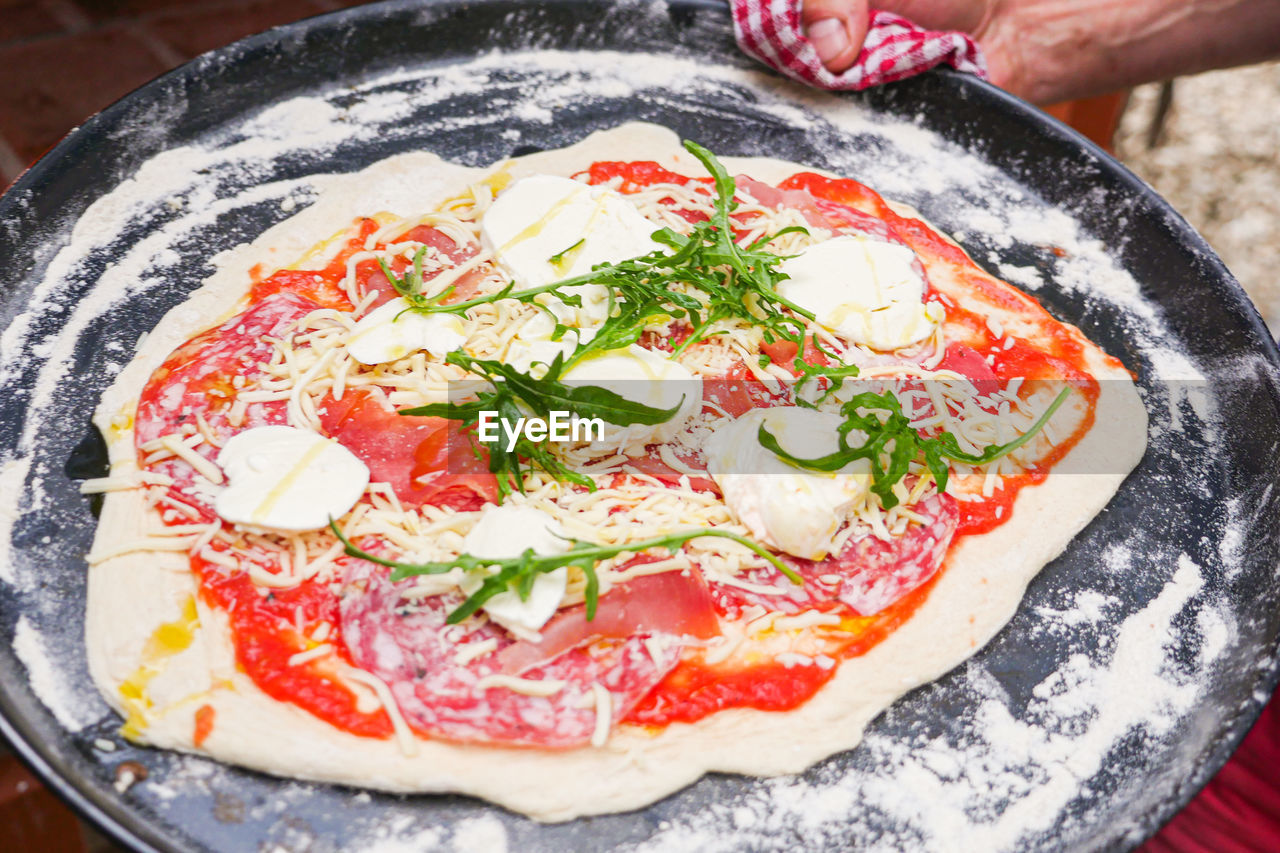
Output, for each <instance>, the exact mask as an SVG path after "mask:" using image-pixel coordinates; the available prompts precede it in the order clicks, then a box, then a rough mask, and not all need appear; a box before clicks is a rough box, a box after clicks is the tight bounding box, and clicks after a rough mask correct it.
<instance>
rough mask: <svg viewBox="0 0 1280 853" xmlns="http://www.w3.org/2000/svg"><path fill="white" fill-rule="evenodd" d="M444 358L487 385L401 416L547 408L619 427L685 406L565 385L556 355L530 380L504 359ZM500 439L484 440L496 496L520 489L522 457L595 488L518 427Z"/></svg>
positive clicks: (541, 413)
mask: <svg viewBox="0 0 1280 853" xmlns="http://www.w3.org/2000/svg"><path fill="white" fill-rule="evenodd" d="M445 361H446V362H447V363H449V364H456V365H458V366H459V367H461V368H463V369H465V370H467V371H469V372H471V373H473V374H475V375H477V376H480V377H482V378H484V379H486V380H488V382H489V383H490V386H491V387H490V388H488V389H485V390H481V391H480V392H479V393H478V394H477V399H475V400H468V401H466V402H460V403H454V402H450V403H431V404H428V405H425V406H417V407H414V408H410V409H401V410H400V414H401V415H409V416H413V415H417V416H422V415H426V416H431V417H441V418H450V419H452V420H457V421H462V422H463V423H464V424H466V425H472V424H475V423H476V422H478V421H479V418H480V413H481V412H496V413H497V417H498V419H499V420H500V421H505V422H506V423H508V424H515V423H516V422H517V421H518V420H519V419H520V418H522V417H526V416H527V415H529V414H530V413H532V414H533V415H534V416H536V417H540V418H543V419H544V420H545V419H548V418H550V416H551V412H553V411H560V412H569V413H570V415H576V416H578V417H580V418H587V419H590V418H600V419H601V420H605V421H608V422H609V423H611V424H616V425H618V426H630V425H631V424H660V423H665V422H666V421H669V420H670V419H671V418H672V417H674V416H675V414H676V412H678V411H680V407H681V406H682V405H684V399H683V398H681V401H680V402H679V403H677V404H676V405H675V406H673V407H672V408H670V409H658V408H654V407H652V406H646V405H644V404H643V403H637V402H635V401H633V400H628V399H627V398H626V397H623V396H621V395H619V394H617V393H615V392H613V391H610V390H609V389H607V388H601V387H599V386H597V385H577V386H570V385H567V384H565V383H564V382H562V381H560V378H559V377H560V375H561V374H562V373H563V371H564V360H563V356H561V355H557V356H556V358H555V360H554V361H553V362H552V363H551V365H550V367H549V369H548V371H547V375H546V376H544V377H543V378H541V379H535V378H533V377H532V376H530V375H529V374H527V373H524V372H522V371H519V370H517V369H516V368H514V367H512V366H511V365H509V364H503V363H502V362H500V361H493V360H490V359H481V358H474V357H472V356H469V355H467V354H466V353H464V352H461V351H454V352H451V353H449V354H448V355H447V356H445ZM504 438H505V436H500V437H499V440H498V441H496V442H492V443H487V442H486V443H485V448H486V449H487V450H488V451H489V471H490V473H492V474H493V475H494V476H495V477H496V478H497V480H498V491H499V493H500V495H501V497H503V498H505V497H506V496H507V495H509V494H511V493H512V491H513V490H518V491H520V492H522V493H523V492H524V474H525V470H526V468H525V467H522V464H521V460H522V459H524V460H527V461H528V463H529V466H530V467H532V468H538V469H541V470H542V471H545V472H546V473H547V474H550V475H551V476H552V477H554V478H556V479H557V480H560V481H565V482H570V483H575V484H577V485H579V486H582V487H583V488H586V489H590V490H593V491H594V489H595V481H594V480H592V479H591V478H590V477H588V476H587V475H585V474H583V473H581V472H579V471H574V470H573V469H571V468H569V467H567V466H566V465H565V464H564V463H563V462H561V461H560V460H559V458H557V457H556V455H555V454H554V453H552V452H551V450H550V449H549V446H548V445H547V444H546V443H545V442H537V441H531V440H529V439H528V438H527V437H526V436H525V435H524V433H523V432H521V434H520V435H519V436H518V437H517V438H516V440H515V444H514V446H512V447H511V448H510V449H508V444H507V442H506V441H504V440H503V439H504Z"/></svg>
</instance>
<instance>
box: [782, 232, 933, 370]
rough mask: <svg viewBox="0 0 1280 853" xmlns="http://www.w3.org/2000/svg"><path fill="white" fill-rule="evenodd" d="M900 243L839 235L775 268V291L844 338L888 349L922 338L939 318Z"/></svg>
mask: <svg viewBox="0 0 1280 853" xmlns="http://www.w3.org/2000/svg"><path fill="white" fill-rule="evenodd" d="M914 260H915V253H914V252H912V251H911V250H910V249H908V248H907V247H906V246H900V245H898V244H897V243H886V242H885V241H883V240H875V239H872V238H870V237H861V236H853V235H842V236H840V237H833V238H832V239H830V240H825V241H823V242H821V243H816V244H814V245H813V246H810V247H809V248H807V249H805V250H803V251H802V252H800V253H799V254H798V255H796V256H795V257H792V258H788V259H787V260H785V261H783V262H782V263H781V264H780V265H779V266H778V270H779V271H780V272H784V273H786V274H787V275H788V276H790V278H789V279H786V280H785V281H782V282H780V283H779V284H778V292H779V293H780V294H782V295H783V296H784V297H786V298H787V299H789V300H791V301H792V302H794V303H795V304H797V305H799V306H800V307H801V308H804V309H806V310H808V311H811V312H813V315H814V317H815V318H816V319H817V321H818V322H819V323H821V324H822V325H823V326H825V327H826V328H828V329H830V330H831V331H832V332H834V333H835V334H837V335H839V336H840V337H842V338H844V339H845V340H847V341H850V342H852V343H856V344H863V345H865V346H869V347H871V348H872V349H876V350H881V351H888V350H895V349H899V348H901V347H905V346H909V345H910V344H913V343H916V342H918V341H922V340H924V339H925V338H927V337H929V336H930V335H932V334H933V332H934V330H935V329H936V328H937V326H938V323H939V322H940V320H941V319H942V318H941V316H940V313H941V312H940V311H939V310H938V308H937V307H930V306H926V305H925V304H924V302H923V300H924V290H925V285H924V278H923V277H922V276H921V275H920V273H919V272H917V271H916V267H915V265H914V264H913V261H914Z"/></svg>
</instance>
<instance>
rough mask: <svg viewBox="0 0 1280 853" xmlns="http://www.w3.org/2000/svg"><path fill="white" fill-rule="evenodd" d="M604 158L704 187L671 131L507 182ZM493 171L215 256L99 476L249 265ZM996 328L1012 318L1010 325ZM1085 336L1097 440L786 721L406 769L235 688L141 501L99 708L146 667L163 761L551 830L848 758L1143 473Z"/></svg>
mask: <svg viewBox="0 0 1280 853" xmlns="http://www.w3.org/2000/svg"><path fill="white" fill-rule="evenodd" d="M605 159H608V160H657V161H659V162H660V163H661V164H662V165H663V166H665V167H667V168H670V169H673V170H675V171H678V172H682V173H683V174H689V175H697V174H701V172H702V170H701V167H700V166H699V164H698V163H697V162H696V161H695V160H693V158H692V157H691V156H690V155H688V154H687V153H686V152H685V151H684V149H683V148H682V147H681V146H680V144H679V140H678V139H677V137H676V136H675V135H674V134H673V133H671V132H670V131H668V130H665V129H663V128H660V127H656V126H653V125H645V124H628V125H624V126H622V127H619V128H616V129H614V130H611V131H607V132H602V133H596V134H593V135H591V136H590V137H588V138H587V139H585V140H584V141H582V142H580V143H578V144H577V145H574V146H572V147H569V148H566V149H562V150H558V151H549V152H543V153H538V154H533V155H529V156H528V157H524V158H520V159H518V160H516V161H514V162H513V163H512V164H511V165H510V171H511V173H512V175H513V177H516V178H518V177H521V176H524V175H530V174H534V173H540V174H560V175H570V174H572V173H574V172H577V171H579V170H580V169H582V168H583V167H585V166H586V165H587V164H589V163H591V162H593V161H596V160H605ZM723 162H724V164H725V166H726V167H727V168H728V170H729V172H730V173H731V174H736V173H746V174H749V175H751V176H753V177H755V178H757V179H759V180H763V181H768V182H776V181H779V180H781V179H783V178H785V177H787V176H789V175H791V174H793V173H795V172H796V171H799V170H801V169H802V168H807V167H799V166H797V165H795V164H788V163H785V162H783V161H780V160H772V159H766V158H723ZM486 171H487V170H484V169H475V168H468V167H463V166H458V165H455V164H451V163H446V162H443V161H442V160H440V159H439V158H437V157H435V156H433V155H431V154H425V153H415V154H406V155H400V156H398V157H394V158H391V159H389V160H386V161H383V162H381V163H378V164H375V165H373V166H371V167H369V168H368V169H366V170H364V171H362V172H359V173H356V174H353V175H345V176H329V177H324V178H319V179H317V180H316V181H315V184H316V186H317V188H318V189H319V190H320V195H319V198H318V200H317V201H316V203H315V204H314V205H312V206H311V207H309V208H307V209H306V210H304V211H303V212H301V213H299V214H298V215H296V216H294V217H293V218H291V219H289V220H287V221H285V222H282V223H281V224H279V225H277V226H275V227H273V228H271V229H270V230H268V231H267V232H265V233H264V234H262V235H261V236H260V237H259V238H258V239H256V240H254V241H253V242H252V243H250V244H248V245H245V246H241V247H239V248H237V249H234V250H232V251H229V252H226V253H224V254H222V255H220V256H219V257H218V258H216V259H215V260H216V264H217V269H218V271H217V272H216V273H215V274H214V275H213V276H211V277H210V278H209V279H208V281H206V283H205V284H204V286H203V287H201V288H200V289H199V290H197V291H196V292H195V293H194V294H192V296H191V298H190V299H189V300H187V301H186V302H184V303H183V304H182V305H179V306H178V307H176V308H174V309H173V310H172V311H170V312H169V313H168V314H166V315H165V316H164V318H163V319H162V320H161V321H160V323H159V324H158V325H157V327H156V329H155V330H154V331H153V332H152V333H151V334H150V335H149V336H148V337H147V339H146V341H145V343H144V344H143V346H142V347H141V348H140V350H139V352H138V353H137V355H136V357H135V358H134V360H133V361H132V363H130V364H129V365H128V367H127V368H126V369H125V370H124V371H122V372H121V374H120V375H119V377H118V378H117V379H116V381H115V382H114V383H113V385H112V386H111V388H110V389H109V391H108V392H107V393H106V395H105V396H104V398H103V400H102V402H101V404H100V406H99V408H98V411H97V415H96V418H95V422H96V423H97V425H98V427H99V428H100V429H101V430H102V432H103V434H104V435H105V436H106V437H107V443H108V448H109V452H110V459H111V466H112V468H111V471H112V475H113V476H114V475H129V474H131V473H135V472H137V470H138V469H137V463H136V452H135V449H134V436H133V428H132V418H131V413H132V412H133V411H134V409H135V408H136V406H137V401H138V395H139V393H140V391H141V389H142V387H143V385H144V384H145V382H146V381H147V378H148V377H149V376H150V375H151V373H152V372H153V371H154V370H155V369H156V368H157V367H158V366H159V365H160V364H161V363H162V362H163V361H164V359H165V358H166V356H167V355H168V354H169V353H170V352H171V351H172V350H173V349H174V348H175V347H177V346H178V345H180V344H181V343H183V342H184V341H186V340H187V339H188V338H190V337H191V336H192V335H194V334H196V333H198V332H201V331H203V330H205V329H208V328H210V327H211V326H214V325H217V324H218V323H220V322H222V321H224V320H226V319H228V318H229V317H231V316H234V314H235V313H236V312H237V311H238V310H239V308H240V306H241V300H242V299H243V297H244V295H245V287H246V283H247V282H248V281H249V280H250V275H249V271H250V269H251V268H253V267H254V266H255V265H259V264H260V265H262V268H264V269H276V268H279V267H283V266H285V265H288V264H290V263H293V262H294V261H296V259H297V258H298V257H301V256H302V255H303V254H304V253H305V252H306V251H307V250H308V249H309V248H310V247H311V246H312V245H314V243H315V241H316V239H317V237H318V236H326V235H329V234H333V233H335V232H338V231H341V230H342V229H344V228H345V227H347V226H348V225H349V223H350V222H351V220H352V219H353V218H354V217H356V216H358V215H361V214H367V213H369V212H371V211H375V210H382V209H386V210H389V211H391V212H393V213H397V214H402V215H408V214H410V213H412V212H414V211H415V210H423V209H430V208H431V206H432V205H433V204H434V203H437V202H440V201H442V200H444V199H446V198H448V197H449V196H451V195H453V194H454V193H456V191H458V190H459V189H460V188H461V187H464V186H465V185H467V184H468V183H470V182H473V181H475V180H477V179H478V178H480V177H481V176H483V175H484V174H485V173H486ZM943 289H944V290H945V287H943ZM1006 319H1008V320H1009V322H1011V323H1016V322H1017V318H1016V317H1015V316H1013V315H1010V317H1008V318H1006ZM1073 331H1074V330H1073ZM1077 334H1078V333H1077ZM1080 340H1081V342H1082V343H1083V344H1084V346H1085V351H1086V361H1087V363H1088V367H1089V370H1090V372H1092V373H1093V375H1094V376H1096V377H1097V378H1098V379H1099V380H1100V382H1099V385H1100V386H1101V394H1100V397H1099V399H1098V403H1097V408H1096V416H1095V424H1094V426H1093V428H1092V429H1091V430H1090V431H1089V432H1088V433H1087V434H1086V435H1085V437H1084V438H1083V439H1082V440H1081V441H1080V443H1079V444H1078V445H1077V446H1076V447H1075V448H1073V449H1072V450H1071V452H1070V453H1069V454H1068V455H1067V457H1066V458H1065V459H1064V460H1062V461H1061V462H1060V463H1059V467H1058V469H1057V472H1061V473H1057V472H1055V473H1052V474H1050V476H1049V477H1048V478H1047V479H1046V480H1045V481H1044V482H1043V483H1042V484H1040V485H1038V486H1031V487H1027V488H1025V489H1023V490H1022V492H1021V493H1020V494H1019V495H1018V497H1017V500H1016V504H1015V505H1014V514H1013V518H1012V520H1011V521H1009V522H1007V523H1005V524H1003V525H1002V526H999V527H997V528H996V529H995V530H994V531H992V532H990V533H988V534H985V535H981V536H969V537H965V538H964V539H962V540H961V541H959V543H958V544H956V545H955V546H953V548H952V550H951V552H950V554H949V555H948V557H947V563H946V567H945V570H944V571H943V573H942V574H941V577H940V578H939V580H938V581H937V583H936V585H935V586H934V588H933V590H932V592H931V593H930V594H929V596H928V598H927V600H926V601H925V602H924V604H922V605H921V606H920V608H919V609H918V610H917V611H916V612H915V614H914V615H913V616H912V617H911V618H910V619H909V620H908V621H907V622H906V623H905V624H903V625H902V626H901V627H899V628H898V629H897V630H896V631H894V632H893V633H892V634H891V635H890V636H889V637H888V638H887V639H885V640H884V641H883V642H881V643H880V644H879V645H877V646H875V647H874V648H872V649H871V650H870V651H869V652H867V653H866V654H864V655H862V656H860V657H854V658H851V659H848V660H845V661H844V662H842V663H841V665H840V667H839V671H838V672H837V674H836V675H835V677H834V678H833V679H832V681H830V682H829V683H828V684H827V685H826V686H825V687H824V688H822V689H821V690H820V691H819V692H818V693H817V694H816V695H815V696H813V697H812V698H811V699H810V700H809V701H807V702H805V703H804V704H803V705H801V706H800V707H798V708H796V709H794V710H792V711H788V712H780V713H778V712H763V711H754V710H750V709H730V710H726V711H722V712H719V713H716V714H713V715H711V716H709V717H707V718H705V719H703V720H701V721H699V722H697V723H694V724H683V723H673V724H671V725H670V726H668V727H667V728H665V729H663V730H661V731H658V732H656V733H654V732H650V731H647V730H642V729H639V728H635V727H621V728H619V729H618V730H616V731H615V732H614V734H613V735H612V736H611V737H610V738H609V740H608V742H607V743H606V744H605V745H604V746H602V747H598V748H597V747H583V748H575V749H570V750H540V749H533V748H514V747H492V746H467V745H458V744H450V743H443V742H438V741H425V740H421V739H418V740H417V741H416V753H415V754H413V755H406V754H404V753H403V752H402V750H401V749H400V747H399V746H398V745H397V742H396V740H395V739H388V740H375V739H371V738H363V737H358V736H355V735H352V734H348V733H346V732H344V731H340V730H338V729H336V728H333V727H331V726H329V725H328V724H326V723H324V722H322V721H321V720H319V719H317V718H315V717H313V716H311V715H310V714H308V713H306V712H304V711H302V710H300V709H298V708H296V707H294V706H293V705H291V704H288V703H284V702H278V701H276V700H274V699H272V698H270V697H269V696H267V695H266V694H265V693H263V692H262V691H261V690H260V689H259V688H258V687H257V685H255V684H254V683H253V682H252V681H251V680H250V679H249V678H248V677H247V676H246V675H245V674H243V673H242V672H240V671H239V670H238V669H237V667H236V664H235V658H234V653H233V651H232V647H231V642H230V637H229V634H228V631H227V626H226V618H225V616H224V614H222V613H221V612H220V611H217V610H211V609H209V608H207V607H205V606H204V605H203V604H202V603H200V601H199V598H198V596H196V597H195V601H196V608H197V613H195V614H192V613H190V612H184V611H189V609H190V607H191V604H190V602H191V601H192V598H193V595H194V593H195V591H196V583H195V580H194V578H193V577H192V575H191V574H190V571H189V566H188V559H187V554H186V551H185V550H182V549H174V550H150V548H151V547H152V546H151V544H150V542H151V540H144V536H145V532H146V531H147V530H149V529H153V528H154V527H155V526H156V522H155V521H154V520H150V523H149V519H148V513H152V512H153V511H152V510H150V509H149V508H148V507H147V505H146V503H145V501H144V499H143V495H142V492H141V490H137V489H135V490H131V491H120V492H113V493H111V494H109V495H108V496H107V500H106V502H105V506H104V508H103V511H102V515H101V520H100V523H99V527H98V532H97V536H96V539H95V543H94V548H93V553H92V554H91V557H90V562H91V568H90V571H89V605H88V614H87V620H86V641H87V647H88V652H89V663H90V670H91V673H92V675H93V678H94V680H95V682H96V683H97V685H98V687H99V688H100V689H101V690H102V692H103V693H104V695H105V696H106V697H107V699H108V701H110V702H111V703H112V705H113V706H114V707H116V709H117V710H118V711H120V712H121V713H122V714H124V715H126V716H128V714H129V711H130V709H129V707H128V704H129V703H128V702H127V701H126V700H125V699H123V698H122V694H121V688H122V686H125V687H126V692H127V683H128V682H129V680H130V679H131V678H136V677H137V674H138V673H139V672H140V670H146V671H147V675H146V677H147V679H148V680H147V683H146V686H147V691H146V692H147V696H148V698H149V700H150V702H151V705H152V707H151V708H150V709H149V713H150V715H151V716H154V717H155V719H154V720H153V721H152V722H150V723H149V724H148V725H147V726H146V728H145V729H142V730H140V731H138V732H136V733H134V736H135V737H137V738H138V739H140V740H142V741H144V742H146V743H149V744H152V745H154V746H157V747H162V748H169V749H178V750H184V751H190V752H199V753H203V754H206V755H209V756H211V757H213V758H216V759H218V760H221V761H226V762H230V763H234V764H239V765H243V766H246V767H251V768H254V769H257V770H262V771H265V772H268V773H272V774H276V775H280V776H288V777H296V778H300V779H311V780H318V781H331V782H340V783H345V784H350V785H354V786H358V787H369V788H379V789H384V790H390V791H416V792H458V793H465V794H471V795H474V796H477V797H481V798H483V799H485V800H488V801H490V802H494V803H497V804H499V805H502V806H505V807H507V808H510V809H513V810H515V811H518V812H522V813H525V814H528V815H530V816H532V817H534V818H536V819H538V820H544V821H562V820H568V819H571V818H574V817H578V816H581V815H591V814H600V813H607V812H617V811H625V810H628V809H633V808H638V807H640V806H644V805H646V804H648V803H651V802H653V801H654V800H656V799H658V798H660V797H662V796H665V795H667V794H669V793H671V792H674V791H676V790H678V789H680V788H681V787H683V786H685V785H687V784H689V783H691V782H693V781H695V780H696V779H697V778H699V777H700V776H702V775H703V774H704V773H707V772H712V771H720V772H732V773H744V774H751V775H773V774H782V773H795V772H799V771H801V770H803V769H805V768H806V767H808V766H810V765H811V764H813V763H814V762H816V761H818V760H820V759H822V758H825V757H827V756H829V755H832V754H834V753H837V752H840V751H843V750H847V749H850V748H852V747H854V746H856V745H857V744H858V742H859V741H860V740H861V738H862V734H863V730H864V728H865V727H866V725H867V724H868V723H869V722H870V721H871V720H872V719H873V718H874V717H875V716H876V715H877V714H879V713H880V712H881V711H882V710H884V708H886V707H887V706H888V705H889V704H890V703H892V702H893V701H894V700H895V699H896V698H897V697H899V696H901V695H902V694H903V693H905V692H907V691H909V690H911V689H912V688H914V687H916V686H918V685H921V684H925V683H927V682H929V681H931V680H933V679H935V678H938V677H939V676H941V675H942V674H944V673H946V672H947V671H948V670H950V669H952V668H953V667H955V666H956V665H957V664H959V663H960V662H962V661H963V660H965V659H966V658H968V657H969V656H971V655H972V654H974V653H975V652H977V651H978V650H979V649H981V648H982V646H983V645H984V644H985V643H986V642H987V641H988V640H990V639H991V637H992V636H994V635H995V634H996V633H997V632H998V631H999V630H1000V629H1001V627H1002V626H1003V625H1004V624H1005V623H1006V622H1007V621H1008V620H1009V618H1010V617H1011V616H1012V615H1013V613H1014V611H1015V610H1016V609H1017V607H1018V603H1019V602H1020V600H1021V598H1022V595H1023V592H1024V590H1025V587H1026V585H1027V583H1028V582H1029V581H1030V580H1031V578H1033V577H1034V576H1035V575H1036V573H1037V572H1039V571H1040V569H1041V568H1042V567H1043V566H1044V565H1045V564H1046V563H1048V562H1049V561H1050V560H1052V559H1053V558H1054V557H1055V556H1057V555H1058V554H1059V553H1060V552H1061V551H1062V550H1063V549H1064V548H1065V547H1066V545H1067V543H1068V542H1069V541H1070V540H1071V538H1072V537H1073V536H1074V535H1075V534H1076V533H1077V532H1078V531H1079V530H1080V529H1081V528H1083V527H1084V526H1085V525H1086V524H1087V523H1088V522H1089V521H1090V520H1091V519H1092V518H1093V517H1094V516H1095V515H1096V514H1097V513H1098V512H1099V511H1101V510H1102V508H1103V507H1104V506H1106V504H1107V503H1108V501H1109V500H1110V499H1111V497H1112V495H1113V494H1114V493H1115V492H1116V490H1117V489H1118V488H1119V486H1120V483H1121V482H1122V481H1123V480H1124V478H1125V476H1127V474H1128V472H1129V471H1130V470H1131V469H1132V468H1133V467H1134V466H1135V465H1136V464H1137V462H1138V461H1139V459H1140V458H1141V456H1142V453H1143V451H1144V448H1145V443H1146V412H1145V410H1144V408H1143V406H1142V404H1141V401H1140V400H1139V398H1138V395H1137V392H1136V389H1135V387H1134V384H1133V382H1132V379H1131V377H1130V376H1129V374H1128V372H1127V371H1125V370H1124V369H1123V368H1121V367H1118V366H1117V364H1116V362H1115V361H1114V360H1113V359H1110V358H1108V357H1107V356H1106V355H1105V354H1104V353H1102V351H1101V350H1099V349H1098V348H1097V347H1095V346H1094V345H1093V344H1091V343H1088V342H1087V341H1086V340H1085V339H1084V338H1083V335H1081V336H1080ZM1067 472H1096V473H1067ZM193 616H194V617H195V618H192V617H193ZM162 625H179V626H183V627H184V629H185V630H188V631H189V632H190V637H191V641H190V643H189V644H186V645H185V647H183V648H181V649H180V650H177V651H174V652H172V653H163V654H157V650H156V648H155V642H154V639H153V637H154V635H155V633H156V630H157V628H158V627H160V626H162ZM205 705H208V706H211V707H212V708H213V709H214V710H215V712H216V720H217V724H216V726H215V727H214V728H213V730H212V732H211V733H210V734H209V736H208V738H207V739H206V740H204V742H203V744H202V746H201V747H200V748H196V747H195V746H194V742H193V732H194V730H195V716H196V711H197V709H198V708H199V707H201V706H205Z"/></svg>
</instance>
